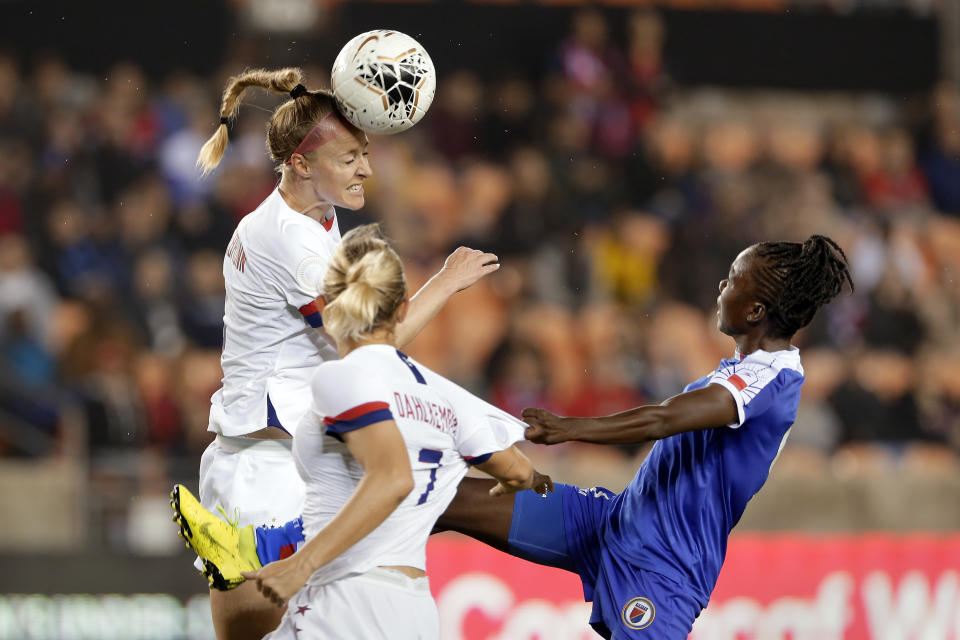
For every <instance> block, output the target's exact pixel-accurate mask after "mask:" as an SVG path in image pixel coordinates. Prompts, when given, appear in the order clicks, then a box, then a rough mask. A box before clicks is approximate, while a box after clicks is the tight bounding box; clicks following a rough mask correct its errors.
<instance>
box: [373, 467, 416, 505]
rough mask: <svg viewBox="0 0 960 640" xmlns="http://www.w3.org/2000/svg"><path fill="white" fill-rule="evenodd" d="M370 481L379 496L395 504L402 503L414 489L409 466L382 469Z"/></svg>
mask: <svg viewBox="0 0 960 640" xmlns="http://www.w3.org/2000/svg"><path fill="white" fill-rule="evenodd" d="M371 480H373V482H374V484H375V486H376V490H377V492H378V493H379V494H380V495H382V496H384V497H386V498H389V501H390V502H391V503H393V502H396V503H397V504H400V503H401V502H403V501H404V499H405V498H406V497H407V496H408V495H410V492H411V491H413V487H414V481H413V472H412V471H411V470H410V465H409V464H406V465H404V466H396V467H391V468H389V469H383V470H381V471H380V472H379V473H377V474H376V476H375V477H374V478H371Z"/></svg>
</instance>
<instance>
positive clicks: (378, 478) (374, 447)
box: [243, 420, 413, 606]
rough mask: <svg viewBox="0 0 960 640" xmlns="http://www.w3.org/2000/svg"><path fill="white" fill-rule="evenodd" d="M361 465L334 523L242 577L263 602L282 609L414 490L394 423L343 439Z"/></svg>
mask: <svg viewBox="0 0 960 640" xmlns="http://www.w3.org/2000/svg"><path fill="white" fill-rule="evenodd" d="M343 439H344V442H345V443H346V445H347V448H348V449H350V453H352V454H353V456H354V457H355V458H356V459H357V462H359V463H360V464H361V466H363V471H364V472H363V478H362V479H361V480H360V483H359V484H358V485H357V488H356V489H354V491H353V495H351V496H350V499H349V500H347V502H346V503H345V504H344V505H343V507H341V509H340V511H339V512H337V515H336V516H334V518H333V520H331V521H330V523H329V524H327V526H326V527H324V528H323V529H322V530H321V531H320V532H319V533H317V535H316V536H314V537H313V538H312V539H311V540H310V541H309V542H307V543H306V544H305V545H304V546H303V548H301V549H300V550H299V551H297V552H296V553H295V554H293V555H292V556H290V557H289V558H286V559H284V560H279V561H277V562H272V563H270V564H268V565H267V566H265V567H263V568H262V569H258V570H257V571H252V572H249V573H244V574H243V576H244V577H245V578H247V579H249V580H256V582H257V588H258V589H259V590H260V592H261V593H263V595H264V597H265V598H268V599H269V600H270V601H271V602H273V603H274V604H276V605H278V606H283V605H284V604H285V603H286V601H287V600H289V599H290V597H291V596H293V594H295V593H296V592H297V591H298V590H299V589H300V588H301V587H302V586H303V585H304V584H306V582H307V579H309V578H310V576H311V575H312V574H313V572H314V571H316V570H317V569H319V568H320V567H322V566H323V565H325V564H327V563H328V562H330V561H331V560H333V559H334V558H336V557H337V556H339V555H340V554H341V553H343V552H344V551H346V550H347V549H349V548H350V547H352V546H353V545H354V544H356V543H357V542H359V541H360V540H361V539H363V537H364V536H366V535H367V534H368V533H370V532H371V531H373V530H374V529H376V528H377V527H378V526H380V524H381V523H382V522H383V521H384V520H386V519H387V517H388V516H389V515H390V514H391V513H393V511H394V509H396V508H397V506H398V505H399V504H400V503H401V502H403V499H404V498H406V497H407V494H409V493H410V492H411V491H412V490H413V473H412V472H411V470H410V457H409V456H408V454H407V448H406V445H405V444H404V441H403V436H401V435H400V431H399V430H398V429H397V425H396V423H395V422H394V421H393V420H384V421H383V422H377V423H375V424H371V425H369V426H367V427H363V428H362V429H357V430H355V431H348V432H346V433H344V434H343Z"/></svg>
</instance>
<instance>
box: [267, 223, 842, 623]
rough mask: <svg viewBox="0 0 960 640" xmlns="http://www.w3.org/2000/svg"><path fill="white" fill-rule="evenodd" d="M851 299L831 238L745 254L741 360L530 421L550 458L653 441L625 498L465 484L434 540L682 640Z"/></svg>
mask: <svg viewBox="0 0 960 640" xmlns="http://www.w3.org/2000/svg"><path fill="white" fill-rule="evenodd" d="M844 286H849V287H850V289H851V290H852V289H853V280H852V279H851V276H850V271H849V268H848V265H847V259H846V255H845V254H844V252H843V250H842V249H841V248H840V247H839V246H838V245H837V243H836V242H834V241H833V240H831V239H830V238H827V237H825V236H819V235H814V236H811V237H810V238H809V239H808V240H806V241H805V242H803V243H796V242H764V243H760V244H756V245H753V246H751V247H749V248H747V249H745V250H744V251H743V252H741V253H740V255H738V256H737V258H736V259H735V260H734V261H733V264H732V265H731V266H730V272H729V273H728V275H727V277H726V278H724V279H723V280H721V281H720V286H719V288H720V295H719V296H718V298H717V305H718V310H717V328H718V329H719V330H720V331H721V332H722V333H725V334H726V335H728V336H730V337H731V338H733V340H734V342H735V344H736V351H735V352H734V355H733V357H732V358H725V359H723V360H721V362H720V364H719V366H718V367H717V368H716V370H714V371H713V372H711V373H710V374H708V375H705V376H703V377H702V378H700V379H698V380H695V381H694V382H691V383H690V384H688V385H687V386H686V388H685V389H684V391H683V393H680V394H678V395H676V396H673V397H672V398H668V399H667V400H665V401H664V402H662V403H661V404H659V405H648V406H642V407H637V408H635V409H630V410H628V411H624V412H622V413H618V414H614V415H610V416H604V417H596V418H565V417H560V416H556V415H554V414H552V413H550V412H548V411H545V410H543V409H525V410H524V411H523V419H524V421H525V422H526V423H527V424H528V425H529V427H528V428H527V431H526V438H527V439H528V440H531V441H533V442H537V443H540V444H547V445H552V444H557V443H561V442H569V441H580V442H592V443H597V444H637V443H644V442H650V441H656V442H655V444H654V445H653V448H652V449H651V451H650V453H649V455H648V456H647V458H646V459H645V460H644V461H643V463H642V464H641V465H640V469H639V470H638V471H637V474H636V476H635V477H634V479H633V480H632V481H631V482H630V484H629V485H628V486H627V487H626V489H624V490H623V491H622V492H620V493H619V494H617V493H614V492H612V491H609V490H607V489H603V488H601V487H592V488H589V489H583V488H579V487H574V486H571V485H564V484H559V483H557V484H556V490H555V491H553V492H545V493H544V494H543V495H536V494H533V493H531V492H529V491H527V492H521V493H517V494H513V495H508V496H505V497H492V496H491V495H490V489H491V488H492V486H494V484H495V483H493V482H491V481H487V480H481V479H477V478H466V479H464V480H463V481H462V482H461V484H460V486H459V489H458V492H457V496H456V498H455V499H454V500H453V502H452V503H451V504H450V506H449V507H448V508H447V510H446V511H445V512H444V514H443V515H442V516H441V517H440V519H439V520H438V522H437V529H436V530H451V531H458V532H460V533H463V534H466V535H469V536H471V537H473V538H476V539H477V540H480V541H481V542H484V543H486V544H489V545H491V546H493V547H496V548H497V549H500V550H502V551H505V552H507V553H510V554H512V555H515V556H518V557H521V558H525V559H527V560H530V561H532V562H536V563H538V564H543V565H547V566H551V567H557V568H560V569H565V570H567V571H571V572H574V573H577V574H579V576H580V578H581V580H582V582H583V590H584V598H585V599H586V600H587V601H592V602H593V613H592V615H591V619H590V624H591V625H592V626H593V627H594V628H595V629H596V630H597V632H598V633H599V634H600V635H601V636H603V637H604V638H615V639H626V638H644V639H648V640H683V639H684V638H686V637H687V635H688V634H689V632H690V629H691V628H692V626H693V622H694V620H695V619H696V618H697V616H698V615H699V614H700V611H701V610H702V609H703V608H704V607H706V606H707V603H708V601H709V599H710V594H711V592H712V591H713V587H714V585H715V584H716V581H717V577H718V575H719V573H720V568H721V566H722V565H723V560H724V555H725V553H726V546H727V537H728V536H729V534H730V531H731V530H732V529H733V527H734V526H735V525H736V523H737V522H738V521H739V519H740V516H741V515H742V514H743V511H744V509H745V508H746V506H747V503H748V502H749V500H750V499H751V498H752V497H753V496H754V495H755V494H756V493H757V491H759V490H760V489H761V488H762V487H763V485H764V483H765V482H766V480H767V477H768V475H769V473H770V469H771V468H772V466H773V463H774V461H775V460H776V458H777V456H778V455H779V453H780V451H781V449H782V448H783V445H784V444H785V442H786V439H787V436H788V435H789V433H790V428H791V426H792V425H793V421H794V418H795V417H796V412H797V405H798V403H799V400H800V388H801V386H802V384H803V381H804V373H803V367H802V366H801V364H800V352H799V350H798V349H797V348H796V347H795V346H792V345H791V344H790V343H791V340H792V338H793V336H794V334H795V333H796V332H797V331H798V330H800V329H801V328H803V327H804V326H806V325H807V324H808V323H809V322H810V321H811V320H812V319H813V317H814V315H815V314H816V312H817V310H818V309H820V308H821V307H823V306H824V305H826V304H827V303H828V302H830V300H832V299H833V298H834V297H835V296H837V295H838V294H839V293H840V292H841V291H842V290H843V288H844ZM262 534H266V536H267V537H269V536H270V535H273V536H276V537H277V538H281V539H282V538H283V537H284V536H285V535H286V533H285V531H284V530H283V529H275V530H270V531H260V532H258V534H257V535H258V538H259V537H261V535H262ZM293 541H294V542H295V541H296V540H293ZM270 548H271V546H270V545H267V544H264V545H261V546H259V547H258V554H259V559H258V562H260V563H262V564H267V563H268V562H272V561H274V560H276V559H277V557H278V556H277V555H276V554H271V553H270V552H269V550H270ZM273 548H277V547H276V545H274V546H273Z"/></svg>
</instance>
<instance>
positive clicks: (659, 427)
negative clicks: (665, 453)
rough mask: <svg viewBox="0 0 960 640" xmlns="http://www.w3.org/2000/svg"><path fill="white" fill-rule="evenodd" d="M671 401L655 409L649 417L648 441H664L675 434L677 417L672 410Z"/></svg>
mask: <svg viewBox="0 0 960 640" xmlns="http://www.w3.org/2000/svg"><path fill="white" fill-rule="evenodd" d="M669 402H670V401H669V400H667V402H666V403H664V404H662V405H659V406H656V407H653V410H652V411H651V412H650V414H649V415H648V416H647V418H648V422H647V428H646V434H645V435H646V436H647V437H646V440H647V441H652V440H662V439H664V438H666V437H668V436H670V435H673V434H674V433H675V431H674V429H675V428H676V422H677V416H676V415H675V414H676V411H674V410H673V409H671V407H670V405H669Z"/></svg>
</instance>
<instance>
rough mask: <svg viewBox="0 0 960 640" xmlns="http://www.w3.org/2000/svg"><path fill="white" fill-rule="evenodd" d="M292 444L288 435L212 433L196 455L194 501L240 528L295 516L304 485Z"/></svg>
mask: <svg viewBox="0 0 960 640" xmlns="http://www.w3.org/2000/svg"><path fill="white" fill-rule="evenodd" d="M292 448H293V440H260V439H257V438H243V437H240V438H236V437H228V436H222V435H218V436H217V437H216V439H215V440H214V441H213V442H211V443H210V445H209V446H208V447H207V449H206V450H205V451H204V452H203V457H202V458H200V503H201V504H203V506H204V507H206V508H207V509H209V510H210V511H212V512H214V513H217V514H218V515H219V513H218V511H217V507H218V506H221V507H223V509H224V511H226V512H227V517H229V518H230V519H231V520H232V519H234V518H237V519H238V523H239V525H240V526H241V527H243V526H246V525H248V524H252V525H253V526H255V527H258V526H261V525H265V526H268V527H278V526H282V525H283V524H284V523H286V522H288V521H290V520H293V519H294V518H297V517H299V516H300V514H301V513H302V512H303V499H304V495H305V491H306V489H305V487H304V484H303V480H301V478H300V474H299V473H297V467H296V465H295V464H294V461H293V453H292ZM198 562H199V561H198Z"/></svg>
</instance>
